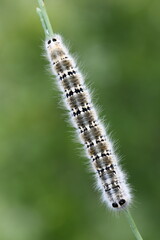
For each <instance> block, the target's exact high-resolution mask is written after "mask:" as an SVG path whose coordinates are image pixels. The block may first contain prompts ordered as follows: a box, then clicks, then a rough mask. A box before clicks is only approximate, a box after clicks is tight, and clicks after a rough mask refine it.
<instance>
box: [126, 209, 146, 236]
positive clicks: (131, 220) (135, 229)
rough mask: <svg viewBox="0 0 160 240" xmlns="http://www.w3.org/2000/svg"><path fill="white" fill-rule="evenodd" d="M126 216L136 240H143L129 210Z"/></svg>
mask: <svg viewBox="0 0 160 240" xmlns="http://www.w3.org/2000/svg"><path fill="white" fill-rule="evenodd" d="M125 215H126V218H127V220H128V222H129V225H130V227H131V229H132V232H133V234H134V236H135V238H136V239H137V240H143V238H142V237H141V235H140V233H139V231H138V228H137V226H136V224H135V222H134V220H133V218H132V215H131V213H130V211H129V210H128V209H127V210H125Z"/></svg>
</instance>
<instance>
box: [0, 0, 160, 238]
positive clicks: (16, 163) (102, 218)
mask: <svg viewBox="0 0 160 240" xmlns="http://www.w3.org/2000/svg"><path fill="white" fill-rule="evenodd" d="M46 3H47V9H48V13H49V16H50V19H51V22H52V25H53V29H54V31H55V32H59V33H61V34H62V35H63V36H64V38H65V39H66V40H67V42H69V44H70V46H71V52H73V53H76V54H77V56H78V59H79V63H80V65H81V68H82V70H83V72H84V73H87V82H88V83H91V86H92V89H96V91H95V92H94V93H95V97H94V100H95V101H96V102H97V103H98V105H99V106H101V107H102V113H101V116H105V117H106V119H107V120H106V123H108V122H109V124H110V130H111V132H112V131H113V138H114V139H115V140H117V139H118V145H119V150H118V152H119V154H120V155H121V156H122V157H123V160H122V163H123V166H124V168H125V169H126V171H127V172H128V173H129V174H128V175H129V182H130V183H131V185H132V187H133V192H134V196H135V197H134V203H133V207H132V214H133V216H134V219H135V221H136V223H137V225H138V227H139V229H140V231H141V233H142V235H143V236H144V239H145V240H150V239H159V233H158V231H159V220H160V207H159V204H160V193H159V184H160V182H159V169H160V164H159V151H160V147H159V143H160V107H159V103H160V94H159V93H160V27H159V26H160V11H159V9H160V2H159V1H158V0H157V1H156V0H134V1H133V0H131V1H128V0H108V1H107V0H97V1H96V0H95V1H93V0H79V1H78V0H66V1H65V0H58V1H54V0H48V1H47V0H46ZM36 6H37V2H36V1H31V0H28V1H25V0H21V1H10V0H0V43H1V51H0V239H1V240H53V239H55V240H64V239H65V240H67V239H68V240H97V239H98V240H105V239H108V240H112V239H113V240H117V239H118V240H134V237H133V236H132V233H131V231H130V229H129V226H128V224H127V222H126V219H125V218H124V216H123V214H118V216H115V214H112V213H111V212H110V211H109V210H108V209H106V207H105V206H104V205H102V204H101V203H100V200H99V199H100V194H99V193H97V192H96V191H95V190H94V180H93V177H92V175H91V174H90V173H89V172H88V167H87V164H86V163H87V159H86V158H85V157H84V156H82V154H81V150H79V148H80V144H79V143H75V141H74V140H73V138H74V134H73V132H72V128H71V127H70V126H69V124H67V122H66V120H65V119H67V117H66V112H65V110H63V108H62V109H61V108H60V107H59V106H60V105H61V104H59V100H60V96H59V94H58V92H57V90H56V88H55V86H54V85H53V84H52V78H51V76H50V74H48V72H47V71H46V66H47V61H46V60H45V59H44V58H43V57H42V52H43V51H42V45H43V39H44V34H43V30H42V27H41V24H40V21H39V18H38V16H37V14H36V11H35V8H36Z"/></svg>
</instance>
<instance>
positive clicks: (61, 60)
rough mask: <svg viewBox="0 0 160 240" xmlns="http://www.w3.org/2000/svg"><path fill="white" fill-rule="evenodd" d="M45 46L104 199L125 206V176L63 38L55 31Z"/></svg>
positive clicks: (127, 195) (114, 205)
mask: <svg viewBox="0 0 160 240" xmlns="http://www.w3.org/2000/svg"><path fill="white" fill-rule="evenodd" d="M45 49H46V52H47V56H48V60H49V62H50V65H51V69H52V72H53V75H55V76H56V78H57V81H58V83H59V86H60V89H61V91H62V92H63V95H64V101H65V104H66V107H67V108H68V109H69V111H70V115H71V122H72V123H73V125H74V127H75V128H76V129H77V133H78V135H79V138H80V140H81V142H82V144H83V145H84V147H85V149H86V154H87V157H88V158H89V160H90V162H91V165H92V168H93V170H94V172H95V174H96V178H97V182H98V187H99V189H100V190H101V191H102V194H103V200H104V201H105V202H107V204H108V206H109V207H110V208H111V209H124V208H126V206H128V205H129V203H130V201H131V193H130V189H129V186H128V184H127V183H126V176H125V174H124V173H123V171H122V170H121V168H120V166H119V163H118V159H117V156H116V155H115V153H114V149H113V147H112V143H111V141H110V140H109V138H108V137H107V134H106V131H105V128H104V127H103V124H102V122H101V121H100V120H99V117H98V114H97V112H96V109H95V107H94V104H93V103H92V100H91V96H90V93H89V90H88V89H87V87H86V85H85V82H84V78H83V75H82V74H81V73H80V71H79V69H78V67H77V64H76V62H75V60H74V59H73V57H72V56H70V54H69V51H68V49H67V48H66V46H65V45H64V43H63V41H62V38H61V36H60V35H58V34H54V35H53V36H52V37H51V38H50V39H47V40H46V42H45Z"/></svg>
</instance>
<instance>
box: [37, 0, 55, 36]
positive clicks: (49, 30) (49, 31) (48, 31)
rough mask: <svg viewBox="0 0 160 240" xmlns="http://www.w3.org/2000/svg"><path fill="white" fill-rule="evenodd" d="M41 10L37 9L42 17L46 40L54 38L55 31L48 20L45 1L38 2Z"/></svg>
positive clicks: (39, 0)
mask: <svg viewBox="0 0 160 240" xmlns="http://www.w3.org/2000/svg"><path fill="white" fill-rule="evenodd" d="M38 4H39V8H37V13H38V15H39V17H40V20H41V23H42V27H43V29H44V32H45V35H46V38H51V37H52V36H53V30H52V26H51V23H50V21H49V18H48V14H47V11H46V8H45V4H44V1H43V0H38Z"/></svg>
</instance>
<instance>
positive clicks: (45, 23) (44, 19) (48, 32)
mask: <svg viewBox="0 0 160 240" xmlns="http://www.w3.org/2000/svg"><path fill="white" fill-rule="evenodd" d="M38 4H39V8H37V13H38V15H39V17H40V20H41V23H42V27H43V29H44V32H45V36H46V38H50V37H52V35H53V30H52V26H51V23H50V21H49V17H48V14H47V11H46V8H45V4H44V1H43V0H38ZM124 215H125V216H126V218H127V221H128V223H129V225H130V227H131V230H132V232H133V234H134V236H135V239H136V240H143V238H142V237H141V235H140V233H139V231H138V228H137V226H136V224H135V222H134V220H133V218H132V215H131V213H130V211H129V210H128V209H126V210H124Z"/></svg>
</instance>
